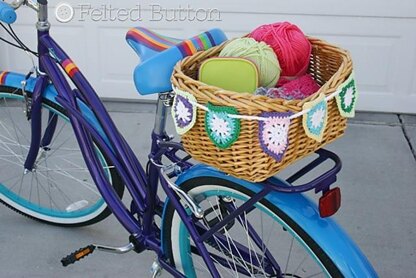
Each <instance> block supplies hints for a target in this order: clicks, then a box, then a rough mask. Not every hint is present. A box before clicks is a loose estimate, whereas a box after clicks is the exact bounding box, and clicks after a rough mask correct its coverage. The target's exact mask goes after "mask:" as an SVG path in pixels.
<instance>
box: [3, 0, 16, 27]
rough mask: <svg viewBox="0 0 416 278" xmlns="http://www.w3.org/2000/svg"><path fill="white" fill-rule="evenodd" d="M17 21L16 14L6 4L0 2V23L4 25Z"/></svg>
mask: <svg viewBox="0 0 416 278" xmlns="http://www.w3.org/2000/svg"><path fill="white" fill-rule="evenodd" d="M16 19H17V15H16V12H15V11H14V9H13V8H12V7H11V6H10V5H9V4H7V3H6V2H3V1H0V21H2V22H4V23H6V24H13V23H14V22H15V21H16Z"/></svg>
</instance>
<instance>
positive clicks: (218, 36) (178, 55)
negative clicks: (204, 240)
mask: <svg viewBox="0 0 416 278" xmlns="http://www.w3.org/2000/svg"><path fill="white" fill-rule="evenodd" d="M126 40H127V42H128V44H129V45H130V46H131V47H132V48H133V49H134V51H136V53H137V54H138V55H139V57H140V60H141V63H140V64H139V65H138V66H137V67H136V69H135V70H134V83H135V85H136V89H137V91H138V92H139V93H140V94H141V95H149V94H155V93H163V92H168V91H171V89H172V88H171V83H170V77H171V75H172V71H173V67H174V66H175V64H176V63H177V62H178V61H179V60H181V59H183V58H185V57H187V56H190V55H192V54H194V53H196V52H197V51H202V50H207V49H209V48H211V47H213V46H216V45H219V44H221V43H222V42H224V41H225V40H227V37H226V36H225V34H224V32H223V31H222V30H220V29H212V30H210V31H207V32H204V33H201V34H199V35H198V36H195V37H192V38H190V39H187V40H181V39H175V38H171V37H167V36H163V35H160V34H158V33H156V32H154V31H151V30H149V29H146V28H143V27H136V28H132V29H130V30H129V31H128V32H127V35H126Z"/></svg>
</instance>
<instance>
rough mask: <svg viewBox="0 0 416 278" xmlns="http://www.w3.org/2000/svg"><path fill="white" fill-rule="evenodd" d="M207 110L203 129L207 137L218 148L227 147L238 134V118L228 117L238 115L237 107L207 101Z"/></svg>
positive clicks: (235, 139)
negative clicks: (216, 104) (217, 104)
mask: <svg viewBox="0 0 416 278" xmlns="http://www.w3.org/2000/svg"><path fill="white" fill-rule="evenodd" d="M208 110H209V111H208V112H206V113H205V130H206V132H207V134H208V137H209V138H210V139H211V141H212V142H213V143H214V145H215V146H217V147H218V148H220V149H227V148H229V147H230V146H231V145H232V144H234V143H235V141H237V139H238V136H239V135H240V120H239V119H234V118H231V117H229V115H238V111H237V109H236V108H234V107H227V106H215V105H212V104H211V103H208Z"/></svg>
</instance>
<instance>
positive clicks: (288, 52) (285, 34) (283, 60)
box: [249, 22, 312, 85]
mask: <svg viewBox="0 0 416 278" xmlns="http://www.w3.org/2000/svg"><path fill="white" fill-rule="evenodd" d="M249 36H250V37H251V38H253V39H255V40H256V41H259V42H260V41H263V42H265V43H267V44H268V45H270V46H271V47H272V48H273V50H274V52H275V53H276V55H277V57H278V59H279V63H280V66H281V68H282V73H281V76H282V77H281V81H279V84H280V85H282V84H284V83H286V82H287V81H286V80H293V79H294V78H296V77H299V76H302V75H304V74H305V73H306V72H307V70H308V67H309V59H310V55H311V51H312V45H311V43H310V42H309V40H308V38H306V36H305V34H304V33H303V32H302V30H300V29H299V27H297V26H296V25H293V24H291V23H289V22H282V23H280V22H279V23H273V24H266V25H262V26H260V27H258V28H257V29H255V30H254V31H253V32H251V34H250V35H249Z"/></svg>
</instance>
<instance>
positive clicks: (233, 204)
mask: <svg viewBox="0 0 416 278" xmlns="http://www.w3.org/2000/svg"><path fill="white" fill-rule="evenodd" d="M181 188H182V189H183V190H184V191H185V192H187V193H188V194H189V195H190V196H192V197H193V198H194V200H196V201H197V202H198V203H199V205H200V207H201V208H202V209H203V210H204V211H205V216H204V218H203V219H201V220H198V222H197V223H196V225H197V227H198V228H199V229H200V231H202V232H204V231H206V230H208V229H209V228H210V227H213V226H214V225H215V224H216V223H218V222H219V221H220V220H222V219H223V218H224V217H226V216H227V215H229V213H230V212H231V211H233V210H235V209H237V208H238V207H239V206H241V204H242V203H244V202H245V201H246V200H248V199H250V198H251V197H252V196H253V195H254V193H253V192H252V191H250V190H249V189H247V188H246V187H243V186H241V185H238V184H236V183H233V182H230V181H227V180H224V179H221V178H212V177H199V178H194V179H191V180H188V181H187V182H185V183H184V184H182V185H181ZM162 242H163V246H164V252H165V254H166V255H167V258H168V259H169V261H170V262H171V263H173V264H174V265H175V267H176V268H177V269H178V270H179V271H181V272H182V273H183V274H184V275H185V276H186V277H211V275H210V273H209V271H208V268H207V267H206V264H205V263H204V261H203V259H202V257H201V256H199V255H198V251H197V249H196V248H195V244H194V242H193V241H192V239H191V237H190V236H189V233H188V231H187V229H186V227H185V225H184V224H183V222H182V220H181V219H180V217H179V214H178V213H177V212H176V211H175V209H174V207H173V206H172V205H171V204H169V205H168V206H167V208H166V211H165V214H164V222H163V235H162ZM204 245H205V246H206V247H207V249H208V251H209V253H210V256H211V258H212V260H213V262H214V264H215V266H216V268H217V270H218V272H219V273H220V275H221V277H280V276H282V277H343V276H342V274H341V273H340V271H339V270H338V269H337V267H336V266H335V264H334V263H333V262H332V261H331V259H330V258H329V257H328V256H327V255H326V254H325V253H324V252H323V250H322V249H321V248H320V247H319V246H318V245H317V244H316V242H315V241H314V240H313V239H312V238H311V237H310V236H308V234H307V233H306V232H305V231H304V230H303V229H302V228H300V226H299V225H298V224H296V223H295V222H294V221H293V220H292V219H290V218H289V217H288V216H287V215H286V214H285V213H283V212H282V211H281V210H280V209H279V208H278V207H277V206H275V205H274V204H272V203H270V202H268V201H267V200H262V201H261V202H258V203H256V204H255V206H254V209H253V210H250V211H248V212H245V213H244V214H242V215H241V216H240V217H238V218H236V219H235V220H234V221H232V222H230V223H229V224H227V225H226V226H225V227H224V228H223V229H221V230H220V231H219V232H217V233H215V234H214V235H213V236H212V237H211V238H208V239H207V240H206V241H205V242H204Z"/></svg>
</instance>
